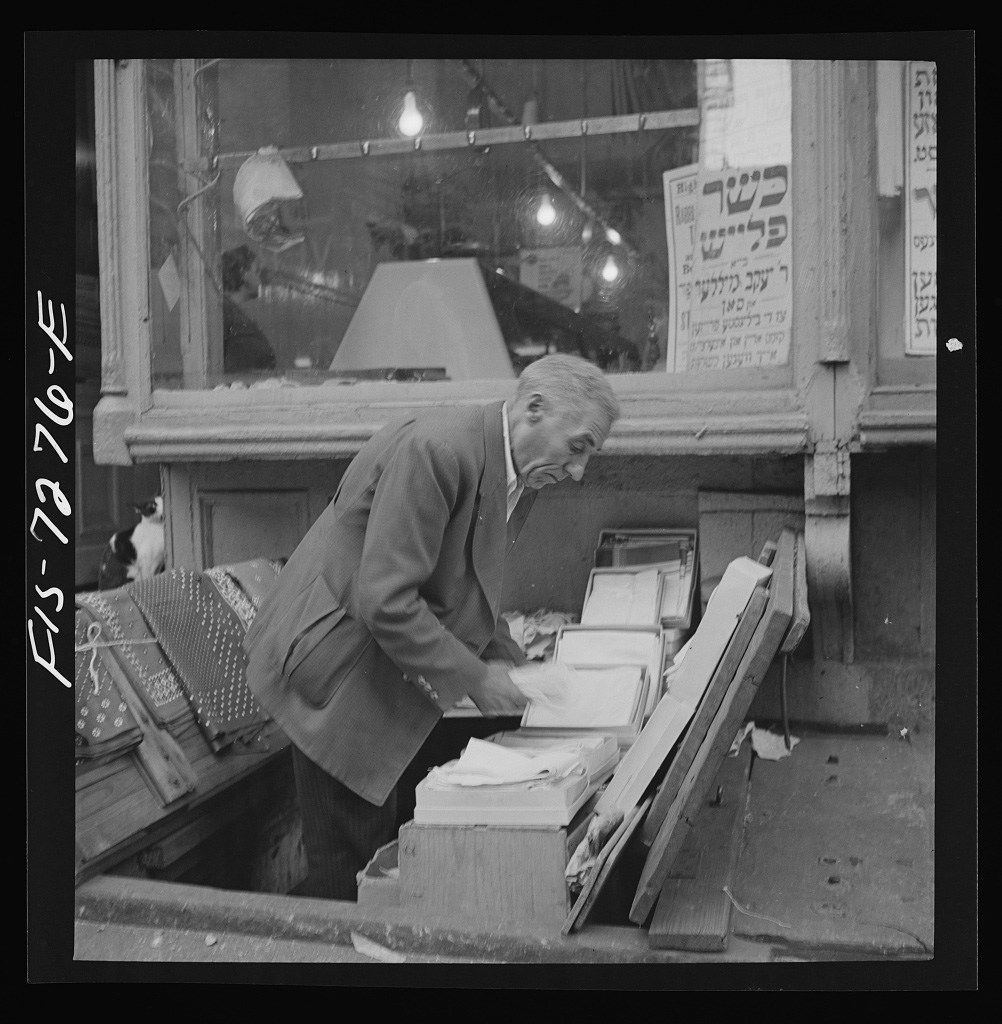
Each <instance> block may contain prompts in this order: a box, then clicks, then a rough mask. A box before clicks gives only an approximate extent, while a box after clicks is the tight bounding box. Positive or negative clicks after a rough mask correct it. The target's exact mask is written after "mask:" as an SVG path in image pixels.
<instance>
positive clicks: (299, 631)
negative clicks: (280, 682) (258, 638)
mask: <svg viewBox="0 0 1002 1024" xmlns="http://www.w3.org/2000/svg"><path fill="white" fill-rule="evenodd" d="M296 603H297V604H299V605H300V608H299V610H298V611H296V612H293V614H294V615H295V627H294V631H291V630H290V632H292V639H291V640H290V641H289V646H288V649H287V650H286V652H285V660H284V661H283V663H282V675H283V676H286V677H289V676H291V675H292V673H293V672H294V671H295V669H296V667H297V666H298V665H299V663H300V662H301V661H302V660H303V659H304V658H305V657H306V655H307V654H309V653H310V651H311V650H312V649H313V648H314V647H315V646H316V645H317V644H318V643H319V642H320V641H321V640H322V639H323V638H324V636H325V635H326V634H327V633H329V632H330V631H331V630H332V629H334V627H335V626H336V625H337V624H338V623H339V622H340V621H341V620H342V619H343V618H344V617H345V614H346V612H345V609H344V608H343V607H342V606H341V604H340V603H339V602H338V601H336V600H335V598H334V595H333V594H332V593H331V592H330V588H329V587H328V586H327V584H326V582H325V581H324V578H323V577H322V576H318V577H317V578H316V579H315V580H314V581H313V582H312V583H311V584H310V585H309V587H308V588H307V589H306V590H305V591H304V592H303V593H302V594H301V595H300V596H299V598H297V600H296Z"/></svg>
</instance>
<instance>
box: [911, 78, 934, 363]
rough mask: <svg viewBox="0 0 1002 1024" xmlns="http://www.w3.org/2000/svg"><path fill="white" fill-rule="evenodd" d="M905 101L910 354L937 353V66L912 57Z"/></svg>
mask: <svg viewBox="0 0 1002 1024" xmlns="http://www.w3.org/2000/svg"><path fill="white" fill-rule="evenodd" d="M906 73H907V75H908V83H907V90H906V93H905V97H906V99H905V102H906V104H907V109H906V111H905V128H906V132H907V135H906V137H907V140H908V142H907V146H908V149H907V151H906V154H905V218H906V221H905V227H906V231H905V296H906V301H907V305H906V313H905V315H906V317H907V322H906V324H905V355H909V356H921V355H934V354H935V352H936V65H935V64H934V63H933V62H931V61H920V60H915V61H909V62H908V64H907V70H906Z"/></svg>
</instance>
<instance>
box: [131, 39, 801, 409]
mask: <svg viewBox="0 0 1002 1024" xmlns="http://www.w3.org/2000/svg"><path fill="white" fill-rule="evenodd" d="M146 97H147V117H148V122H149V129H148V135H149V162H148V166H149V178H150V275H151V276H150V285H151V287H150V294H151V324H152V343H151V361H152V375H153V385H154V387H156V388H173V389H176V388H196V389H199V388H202V389H204V388H214V387H223V386H225V387H243V386H280V385H296V384H299V385H308V384H323V383H329V382H333V383H338V382H341V381H357V380H372V379H377V380H387V379H388V380H441V379H449V380H462V379H471V378H476V379H488V378H495V377H505V376H514V375H515V374H517V373H518V371H519V370H520V369H521V367H522V366H524V365H525V364H526V363H527V362H529V361H531V360H532V359H535V358H538V357H539V356H540V355H542V354H544V353H546V352H552V351H570V352H576V353H578V354H581V355H583V356H585V357H586V358H588V359H591V360H593V361H595V362H597V363H599V364H600V365H601V366H603V368H605V369H606V370H607V371H608V372H611V373H616V374H657V373H660V374H662V375H664V374H666V372H667V373H670V374H677V373H680V372H689V373H694V372H698V371H700V370H705V369H715V370H720V369H725V370H726V369H734V370H738V371H740V370H741V369H746V368H750V367H763V366H783V365H787V364H788V363H789V359H790V339H791V324H790V317H789V313H790V308H791V303H790V301H789V287H790V239H789V236H790V233H791V231H790V228H791V225H790V212H789V210H790V184H791V182H790V123H789V122H790V116H789V111H790V72H789V62H788V61H697V60H682V61H680V60H663V61H658V60H488V61H463V60H413V61H407V60H323V61H320V60H228V59H227V60H199V61H186V60H155V61H148V62H147V64H146ZM408 119H410V121H411V122H412V123H408ZM666 195H667V196H668V197H669V198H668V201H667V202H666ZM673 197H674V198H673ZM687 202H688V206H687V205H686V203H687ZM683 229H684V231H683ZM735 282H736V283H735Z"/></svg>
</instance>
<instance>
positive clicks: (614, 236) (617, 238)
mask: <svg viewBox="0 0 1002 1024" xmlns="http://www.w3.org/2000/svg"><path fill="white" fill-rule="evenodd" d="M605 237H606V238H607V239H608V240H609V241H610V242H611V243H612V244H613V245H619V243H620V242H622V240H623V236H622V235H621V234H620V233H619V232H618V231H617V230H616V229H615V228H606V230H605Z"/></svg>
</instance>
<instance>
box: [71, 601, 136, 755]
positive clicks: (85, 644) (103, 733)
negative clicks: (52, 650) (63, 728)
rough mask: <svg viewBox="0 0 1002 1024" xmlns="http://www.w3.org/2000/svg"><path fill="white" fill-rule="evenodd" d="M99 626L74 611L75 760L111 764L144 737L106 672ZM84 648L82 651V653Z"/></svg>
mask: <svg viewBox="0 0 1002 1024" xmlns="http://www.w3.org/2000/svg"><path fill="white" fill-rule="evenodd" d="M101 642H102V630H101V624H100V623H99V622H95V621H94V620H93V619H92V618H91V617H90V616H89V615H88V614H87V612H86V611H85V610H84V609H81V608H77V610H76V630H75V643H74V646H75V647H76V648H77V649H78V650H77V652H76V658H75V666H74V668H75V672H76V702H77V714H76V756H77V759H78V760H82V761H95V760H99V759H100V760H110V759H111V758H112V757H117V756H118V755H119V754H121V753H123V752H124V751H126V750H130V749H132V748H133V747H135V746H138V744H139V743H141V742H142V739H143V733H142V729H141V728H140V726H139V723H138V722H137V721H136V720H135V718H133V716H132V712H131V711H130V710H129V706H128V704H126V703H125V700H124V699H123V697H122V693H121V691H120V690H119V689H118V686H117V685H116V684H115V680H114V679H113V678H112V675H111V672H110V671H109V669H108V657H109V654H108V650H109V649H108V648H106V647H98V646H96V644H98V643H101ZM81 648H83V649H81Z"/></svg>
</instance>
